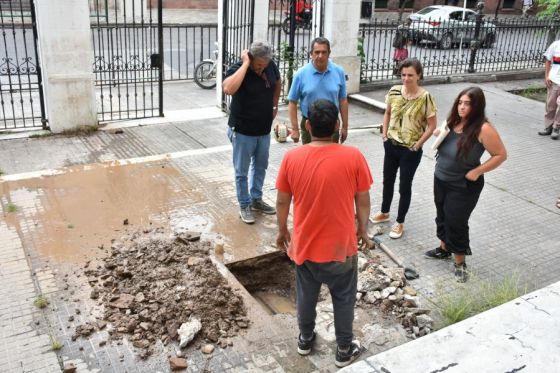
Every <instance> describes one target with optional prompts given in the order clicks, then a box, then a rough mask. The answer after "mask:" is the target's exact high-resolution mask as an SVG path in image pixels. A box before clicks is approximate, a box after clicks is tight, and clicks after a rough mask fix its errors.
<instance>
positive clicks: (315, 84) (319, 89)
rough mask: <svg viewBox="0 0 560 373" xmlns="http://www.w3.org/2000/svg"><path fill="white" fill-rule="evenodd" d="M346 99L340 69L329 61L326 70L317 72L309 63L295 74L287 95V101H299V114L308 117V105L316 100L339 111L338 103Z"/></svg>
mask: <svg viewBox="0 0 560 373" xmlns="http://www.w3.org/2000/svg"><path fill="white" fill-rule="evenodd" d="M343 98H346V78H345V74H344V70H343V69H342V67H340V66H338V65H337V64H335V63H334V62H331V61H329V62H328V64H327V70H325V71H324V72H320V71H318V70H317V69H316V68H315V66H313V62H309V63H308V64H307V65H305V66H304V67H302V68H301V69H299V70H298V71H297V72H296V75H295V76H294V80H293V81H292V87H291V88H290V93H289V94H288V100H289V101H296V102H297V101H299V102H300V103H299V106H300V109H301V114H302V115H303V116H304V117H306V118H307V117H308V110H309V105H311V103H313V102H315V101H316V100H318V99H326V100H329V101H331V102H332V103H334V104H335V105H336V107H337V108H338V110H340V107H339V102H340V100H342V99H343Z"/></svg>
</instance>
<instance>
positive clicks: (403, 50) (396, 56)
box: [393, 30, 409, 76]
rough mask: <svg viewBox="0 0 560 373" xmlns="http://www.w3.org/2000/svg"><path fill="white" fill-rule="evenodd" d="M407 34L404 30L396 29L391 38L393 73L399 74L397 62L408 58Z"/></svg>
mask: <svg viewBox="0 0 560 373" xmlns="http://www.w3.org/2000/svg"><path fill="white" fill-rule="evenodd" d="M408 42H409V39H408V35H407V33H406V31H404V30H398V31H397V33H396V35H395V38H394V40H393V48H395V50H394V51H393V75H396V76H399V64H400V63H401V62H402V61H404V60H406V59H407V58H408V48H407V46H408Z"/></svg>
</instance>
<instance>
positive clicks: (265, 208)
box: [251, 199, 276, 215]
mask: <svg viewBox="0 0 560 373" xmlns="http://www.w3.org/2000/svg"><path fill="white" fill-rule="evenodd" d="M251 209H252V210H254V211H260V212H262V213H263V214H267V215H274V214H276V209H275V208H274V207H272V206H270V205H269V204H268V203H266V202H265V201H263V200H262V199H256V200H254V201H253V203H251Z"/></svg>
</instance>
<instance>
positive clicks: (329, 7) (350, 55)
mask: <svg viewBox="0 0 560 373" xmlns="http://www.w3.org/2000/svg"><path fill="white" fill-rule="evenodd" d="M360 6H361V2H360V1H356V0H332V1H327V2H326V4H325V37H326V38H327V39H329V41H330V42H331V59H332V60H333V61H334V62H335V63H336V64H338V65H340V66H342V67H343V68H344V71H345V72H346V75H348V81H347V82H346V89H347V90H348V93H349V94H351V93H357V92H359V91H360V57H358V32H359V27H360Z"/></svg>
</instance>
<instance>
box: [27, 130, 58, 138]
mask: <svg viewBox="0 0 560 373" xmlns="http://www.w3.org/2000/svg"><path fill="white" fill-rule="evenodd" d="M52 135H53V133H52V132H51V131H42V132H37V133H32V134H31V135H29V138H30V139H42V138H44V137H50V136H52Z"/></svg>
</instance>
